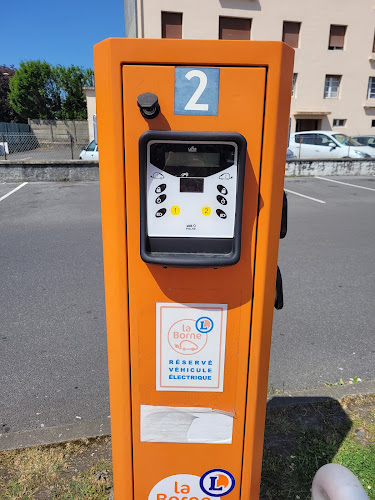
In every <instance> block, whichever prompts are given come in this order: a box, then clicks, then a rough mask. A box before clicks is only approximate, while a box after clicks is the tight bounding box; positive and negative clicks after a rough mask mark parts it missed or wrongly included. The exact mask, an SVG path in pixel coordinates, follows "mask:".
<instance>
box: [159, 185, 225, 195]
mask: <svg viewBox="0 0 375 500" xmlns="http://www.w3.org/2000/svg"><path fill="white" fill-rule="evenodd" d="M166 187H167V185H166V184H160V185H159V186H158V187H157V188H156V189H155V193H158V194H159V193H162V192H163V191H165V189H166ZM223 194H226V193H223Z"/></svg>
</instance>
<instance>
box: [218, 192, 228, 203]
mask: <svg viewBox="0 0 375 500" xmlns="http://www.w3.org/2000/svg"><path fill="white" fill-rule="evenodd" d="M216 199H217V201H218V202H219V203H221V204H222V205H226V204H227V203H228V202H227V200H226V198H224V196H221V195H220V194H218V195H217V196H216Z"/></svg>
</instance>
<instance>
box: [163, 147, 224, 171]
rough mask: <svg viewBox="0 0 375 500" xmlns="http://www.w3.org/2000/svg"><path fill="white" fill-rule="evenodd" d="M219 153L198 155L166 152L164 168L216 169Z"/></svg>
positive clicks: (218, 162) (184, 152)
mask: <svg viewBox="0 0 375 500" xmlns="http://www.w3.org/2000/svg"><path fill="white" fill-rule="evenodd" d="M219 165H220V153H198V152H195V153H193V152H186V151H167V152H166V153H165V166H166V167H218V166H219Z"/></svg>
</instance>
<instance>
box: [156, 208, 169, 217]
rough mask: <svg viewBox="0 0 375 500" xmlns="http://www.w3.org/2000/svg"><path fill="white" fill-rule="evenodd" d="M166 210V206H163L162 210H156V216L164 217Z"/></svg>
mask: <svg viewBox="0 0 375 500" xmlns="http://www.w3.org/2000/svg"><path fill="white" fill-rule="evenodd" d="M166 212H167V209H166V208H161V209H160V210H158V211H157V212H156V214H155V217H157V218H160V217H163V215H165V214H166Z"/></svg>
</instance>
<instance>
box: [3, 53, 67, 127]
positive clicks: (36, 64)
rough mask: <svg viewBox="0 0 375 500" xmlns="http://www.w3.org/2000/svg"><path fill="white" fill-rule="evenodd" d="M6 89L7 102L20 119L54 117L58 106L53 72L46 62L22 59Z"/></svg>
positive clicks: (56, 84)
mask: <svg viewBox="0 0 375 500" xmlns="http://www.w3.org/2000/svg"><path fill="white" fill-rule="evenodd" d="M9 88H10V92H9V100H10V104H11V106H12V108H13V109H14V110H15V111H16V113H18V114H19V115H20V116H21V117H22V118H25V119H27V118H41V119H54V118H56V116H57V113H58V111H59V110H60V109H61V95H60V94H61V92H60V87H59V82H58V80H57V78H56V71H55V69H54V68H53V67H52V66H51V65H50V64H49V63H47V62H46V61H39V60H37V61H22V62H21V64H20V67H19V69H17V70H16V72H15V74H14V76H13V77H12V78H11V80H10V82H9Z"/></svg>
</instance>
